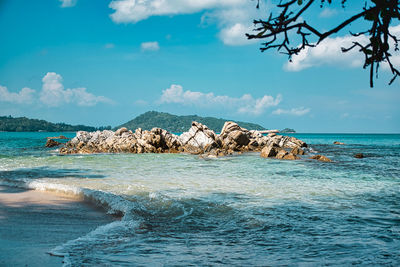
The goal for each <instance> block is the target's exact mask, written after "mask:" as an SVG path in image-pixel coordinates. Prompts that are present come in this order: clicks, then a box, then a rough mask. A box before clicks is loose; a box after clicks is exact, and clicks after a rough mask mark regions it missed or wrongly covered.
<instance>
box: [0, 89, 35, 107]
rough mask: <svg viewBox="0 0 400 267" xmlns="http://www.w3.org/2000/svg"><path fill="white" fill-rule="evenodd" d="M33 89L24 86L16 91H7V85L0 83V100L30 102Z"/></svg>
mask: <svg viewBox="0 0 400 267" xmlns="http://www.w3.org/2000/svg"><path fill="white" fill-rule="evenodd" d="M34 94H35V90H32V89H30V88H28V87H24V88H22V89H21V91H19V92H18V93H13V92H10V91H8V89H7V87H4V86H1V85H0V102H9V103H16V104H30V103H32V102H33V100H34Z"/></svg>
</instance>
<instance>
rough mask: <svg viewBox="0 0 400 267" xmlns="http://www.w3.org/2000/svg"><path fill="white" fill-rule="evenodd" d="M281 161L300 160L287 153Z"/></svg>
mask: <svg viewBox="0 0 400 267" xmlns="http://www.w3.org/2000/svg"><path fill="white" fill-rule="evenodd" d="M283 159H285V160H296V159H300V158H299V157H298V156H296V155H294V154H293V153H291V152H289V153H287V154H286V155H285V156H284V157H283Z"/></svg>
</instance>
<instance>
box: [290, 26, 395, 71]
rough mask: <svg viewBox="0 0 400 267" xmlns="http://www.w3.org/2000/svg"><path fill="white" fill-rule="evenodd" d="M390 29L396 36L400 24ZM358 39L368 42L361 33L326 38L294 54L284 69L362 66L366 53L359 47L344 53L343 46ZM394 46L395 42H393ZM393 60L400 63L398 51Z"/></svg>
mask: <svg viewBox="0 0 400 267" xmlns="http://www.w3.org/2000/svg"><path fill="white" fill-rule="evenodd" d="M390 31H391V32H392V34H394V35H395V36H398V35H399V34H400V25H398V26H396V27H390ZM355 40H357V41H358V42H359V43H361V44H367V43H368V42H369V41H368V37H367V36H365V35H361V36H358V37H353V36H351V35H346V36H343V37H336V38H329V37H328V38H326V39H325V40H324V41H322V42H321V43H320V44H319V45H317V46H316V47H313V48H310V47H307V48H306V49H304V50H302V51H301V52H300V53H299V54H298V55H294V56H293V58H292V62H288V63H286V64H285V66H284V69H285V70H288V71H300V70H303V69H306V68H310V67H315V66H321V65H336V66H348V67H360V66H362V65H363V64H364V55H363V54H362V53H360V52H359V51H358V49H357V48H355V49H352V50H350V51H348V52H346V53H343V52H342V50H341V48H342V47H345V48H348V47H351V46H352V45H353V42H354V41H355ZM391 47H394V46H393V43H392V44H391ZM392 55H393V56H392V58H391V60H392V61H393V63H395V64H396V63H400V54H399V52H398V51H397V52H396V51H392ZM386 65H387V64H382V67H383V68H384V69H388V67H387V66H386Z"/></svg>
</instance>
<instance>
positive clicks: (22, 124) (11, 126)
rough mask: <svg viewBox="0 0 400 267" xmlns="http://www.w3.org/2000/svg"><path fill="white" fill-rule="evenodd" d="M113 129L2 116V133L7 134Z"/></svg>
mask: <svg viewBox="0 0 400 267" xmlns="http://www.w3.org/2000/svg"><path fill="white" fill-rule="evenodd" d="M105 128H110V129H111V127H100V128H96V127H90V126H85V125H69V124H65V123H51V122H48V121H45V120H37V119H28V118H26V117H20V118H13V117H11V116H0V131H5V132H38V131H43V132H75V131H96V130H98V129H105Z"/></svg>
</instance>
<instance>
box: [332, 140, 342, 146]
mask: <svg viewBox="0 0 400 267" xmlns="http://www.w3.org/2000/svg"><path fill="white" fill-rule="evenodd" d="M333 144H334V145H344V143H342V142H339V141H335V142H333Z"/></svg>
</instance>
